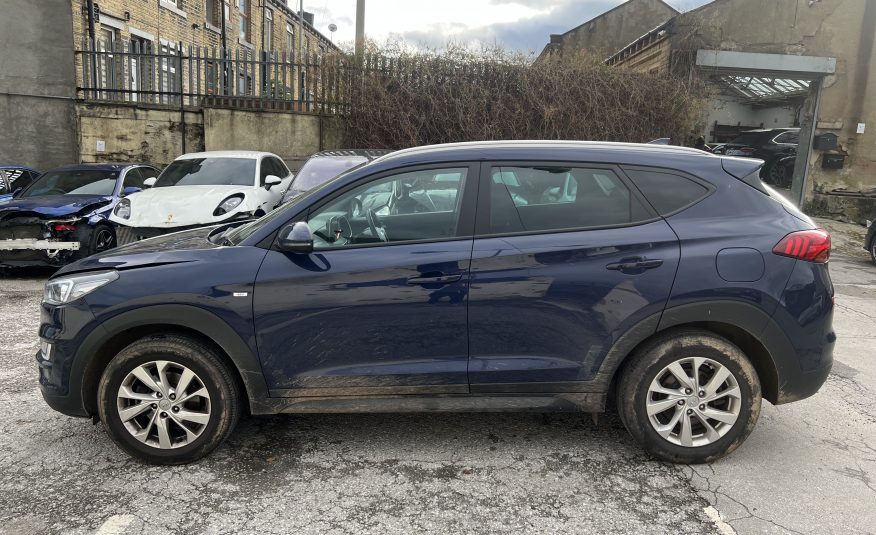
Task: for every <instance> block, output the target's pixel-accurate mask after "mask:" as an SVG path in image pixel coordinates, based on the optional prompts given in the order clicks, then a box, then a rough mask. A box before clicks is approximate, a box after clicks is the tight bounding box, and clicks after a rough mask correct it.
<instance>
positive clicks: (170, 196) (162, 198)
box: [109, 151, 292, 244]
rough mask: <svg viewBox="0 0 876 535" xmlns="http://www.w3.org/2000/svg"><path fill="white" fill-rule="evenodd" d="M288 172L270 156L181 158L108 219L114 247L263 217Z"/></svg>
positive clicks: (280, 192)
mask: <svg viewBox="0 0 876 535" xmlns="http://www.w3.org/2000/svg"><path fill="white" fill-rule="evenodd" d="M291 181H292V173H291V172H290V171H289V168H288V167H286V164H285V163H284V162H283V160H281V159H280V157H279V156H277V155H276V154H272V153H270V152H259V151H208V152H194V153H190V154H183V155H182V156H180V157H178V158H177V159H175V160H174V161H173V162H171V163H170V165H168V166H167V167H165V168H164V170H163V171H162V172H161V175H160V176H159V177H158V179H157V180H156V181H155V185H154V186H153V187H152V188H150V189H149V190H148V191H142V192H140V193H137V194H136V195H131V196H129V197H126V198H125V199H124V200H123V201H122V202H120V203H119V204H117V205H116V206H115V208H113V210H112V213H111V214H110V216H109V218H110V221H112V222H113V223H114V224H115V225H116V226H117V232H118V237H119V243H121V244H125V243H131V242H134V241H138V240H142V239H146V238H151V237H155V236H160V235H162V234H168V233H172V232H179V231H181V230H186V229H191V228H195V227H203V226H207V225H215V224H217V223H224V222H228V221H234V220H240V219H253V218H258V217H261V216H263V215H265V214H266V213H267V212H269V211H271V210H272V209H273V208H274V207H276V206H277V205H278V204H280V201H281V199H282V198H283V192H284V191H286V189H287V188H288V187H289V183H290V182H291Z"/></svg>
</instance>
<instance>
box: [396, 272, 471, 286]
mask: <svg viewBox="0 0 876 535" xmlns="http://www.w3.org/2000/svg"><path fill="white" fill-rule="evenodd" d="M461 278H462V273H457V274H455V275H435V276H434V277H411V278H410V279H408V284H450V283H451V282H456V281H458V280H459V279H461Z"/></svg>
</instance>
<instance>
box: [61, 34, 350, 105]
mask: <svg viewBox="0 0 876 535" xmlns="http://www.w3.org/2000/svg"><path fill="white" fill-rule="evenodd" d="M76 56H77V68H78V69H81V79H80V84H79V86H78V87H77V90H78V93H79V95H80V96H81V97H82V98H83V99H85V100H88V101H102V102H124V103H134V104H138V103H143V104H163V105H170V106H185V107H202V106H215V107H231V108H243V109H276V110H289V111H303V112H311V113H322V114H335V113H342V112H343V111H344V110H345V108H346V106H347V105H348V101H349V99H348V91H347V88H348V87H349V85H350V79H351V75H352V72H353V69H352V67H351V64H350V62H349V61H348V59H347V58H346V57H345V56H342V55H340V54H331V55H316V54H306V55H303V57H302V58H298V57H295V56H293V55H292V54H289V53H287V52H277V51H257V50H249V49H245V48H244V49H234V50H230V51H226V50H224V49H221V48H217V47H197V46H191V45H190V46H188V47H185V46H183V45H182V43H166V42H162V43H161V44H160V45H159V46H153V45H152V44H151V43H149V42H145V43H140V42H133V43H127V42H121V43H115V44H111V45H108V44H107V43H104V42H102V41H98V42H97V43H94V42H93V41H90V40H83V42H82V47H81V50H78V51H76Z"/></svg>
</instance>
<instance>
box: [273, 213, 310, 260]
mask: <svg viewBox="0 0 876 535" xmlns="http://www.w3.org/2000/svg"><path fill="white" fill-rule="evenodd" d="M277 245H279V246H280V250H282V251H287V252H290V253H301V254H310V253H312V252H313V232H312V231H311V230H310V226H309V225H308V224H307V223H305V222H304V221H299V222H297V223H293V224H291V225H286V226H285V227H283V228H282V229H281V230H280V234H279V238H278V240H277Z"/></svg>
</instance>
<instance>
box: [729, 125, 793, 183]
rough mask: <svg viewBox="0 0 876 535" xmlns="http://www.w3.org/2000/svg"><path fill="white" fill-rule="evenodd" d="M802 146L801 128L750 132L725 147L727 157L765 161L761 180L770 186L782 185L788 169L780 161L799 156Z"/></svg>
mask: <svg viewBox="0 0 876 535" xmlns="http://www.w3.org/2000/svg"><path fill="white" fill-rule="evenodd" d="M799 144H800V129H799V128H771V129H769V130H749V131H747V132H743V133H742V134H740V135H739V137H737V138H736V139H734V140H733V141H731V142H729V143H727V144H726V145H724V148H723V153H724V154H725V155H727V156H740V157H743V158H759V159H761V160H763V161H764V166H763V169H761V178H763V179H764V180H765V181H766V182H768V183H770V184H775V185H780V184H781V183H782V182H783V181H785V180H786V178H785V170H786V167H785V166H783V165H779V160H780V159H782V158H786V157H788V156H795V155H796V154H797V145H799Z"/></svg>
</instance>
